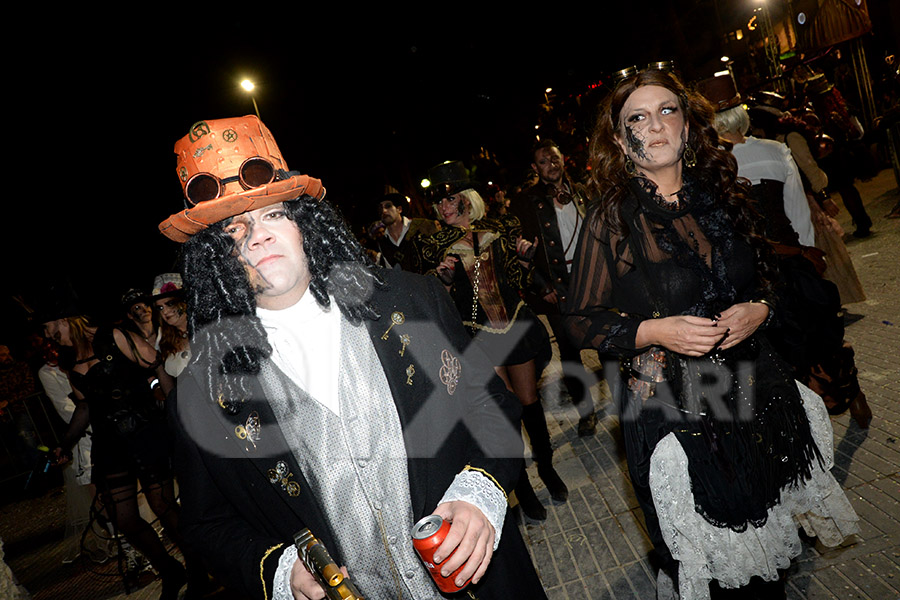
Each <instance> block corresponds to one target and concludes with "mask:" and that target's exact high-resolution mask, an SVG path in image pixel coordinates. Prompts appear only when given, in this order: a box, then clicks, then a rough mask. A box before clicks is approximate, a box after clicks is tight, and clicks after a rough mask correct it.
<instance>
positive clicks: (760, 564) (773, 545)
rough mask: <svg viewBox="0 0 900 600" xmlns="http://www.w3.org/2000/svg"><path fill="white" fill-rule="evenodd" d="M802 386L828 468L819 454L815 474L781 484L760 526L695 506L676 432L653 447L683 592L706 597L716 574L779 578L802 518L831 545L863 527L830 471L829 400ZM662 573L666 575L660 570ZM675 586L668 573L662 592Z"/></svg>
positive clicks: (656, 485)
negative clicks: (733, 524) (724, 523)
mask: <svg viewBox="0 0 900 600" xmlns="http://www.w3.org/2000/svg"><path fill="white" fill-rule="evenodd" d="M797 387H798V388H799V390H800V396H801V398H802V399H803V408H804V410H805V411H806V416H807V418H808V419H809V424H810V430H811V433H812V436H813V440H814V441H815V443H816V446H818V448H819V452H820V453H821V454H822V459H823V462H824V463H825V469H824V470H823V469H822V467H821V466H820V465H819V461H817V460H814V461H813V464H812V476H811V477H810V478H809V479H808V480H807V481H805V482H804V483H803V484H801V485H798V486H788V487H786V488H785V489H783V490H782V492H781V501H780V503H779V504H777V505H775V506H774V507H772V508H771V509H769V512H768V518H767V520H766V523H765V525H763V526H762V527H759V528H754V527H753V526H752V525H751V526H749V527H747V529H746V530H745V531H743V532H741V533H736V532H735V531H733V530H731V529H729V528H727V527H716V526H714V525H712V524H710V523H709V522H708V521H707V520H706V519H704V518H703V517H702V516H700V514H699V513H697V511H696V510H695V508H694V494H693V493H692V492H691V483H690V476H689V475H688V458H687V455H686V454H685V452H684V449H682V447H681V444H679V443H678V439H677V438H676V437H675V434H672V433H670V434H669V435H667V436H666V437H665V438H663V439H662V440H661V441H660V442H659V443H658V444H657V445H656V448H655V449H654V450H653V455H652V456H651V458H650V490H651V492H652V494H653V504H654V505H655V506H656V511H657V515H658V517H659V524H660V528H661V529H662V536H663V539H664V540H665V542H666V545H667V546H668V548H669V551H670V552H671V553H672V557H673V558H674V559H675V560H677V561H678V592H679V596H680V600H708V599H709V597H710V595H709V582H710V580H711V579H716V580H717V581H718V582H719V584H720V585H721V586H722V587H726V588H737V587H741V586H744V585H747V583H748V582H749V581H750V578H751V577H753V576H754V575H756V576H759V577H761V578H762V579H764V580H766V581H774V580H776V579H777V578H778V569H786V568H787V567H788V566H789V565H790V562H791V559H792V558H794V557H795V556H797V555H798V554H800V538H799V536H798V533H797V530H798V525H799V526H802V527H803V530H804V531H805V532H806V534H807V535H809V536H815V537H818V538H819V540H820V541H821V542H822V543H823V544H824V545H825V546H828V547H834V546H838V545H839V544H840V543H841V542H842V541H843V540H844V538H846V537H847V536H849V535H852V534H854V533H857V532H858V531H859V527H858V525H857V522H858V521H859V517H858V516H857V515H856V511H854V510H853V506H851V504H850V501H849V500H848V499H847V496H846V495H845V494H844V491H843V490H842V489H841V486H840V485H838V482H837V481H835V479H834V477H833V476H832V475H831V468H832V467H833V466H834V433H833V431H832V428H831V421H830V419H829V418H828V411H827V410H826V409H825V404H824V403H823V402H822V399H821V398H820V397H819V396H818V395H817V394H816V393H815V392H813V391H812V390H810V389H809V388H807V387H806V386H804V385H802V384H800V383H799V382H798V383H797ZM660 578H661V579H667V576H666V575H664V572H663V571H662V570H660ZM666 589H668V590H671V592H667V591H665V590H666ZM672 592H674V589H673V588H672V586H671V583H670V581H669V582H666V581H660V582H659V583H658V598H659V600H663V598H669V597H672V596H671V595H669V594H671V593H672Z"/></svg>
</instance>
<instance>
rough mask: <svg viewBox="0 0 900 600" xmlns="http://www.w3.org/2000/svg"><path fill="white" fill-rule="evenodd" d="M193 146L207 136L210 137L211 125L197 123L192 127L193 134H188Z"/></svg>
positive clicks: (204, 122) (201, 122)
mask: <svg viewBox="0 0 900 600" xmlns="http://www.w3.org/2000/svg"><path fill="white" fill-rule="evenodd" d="M188 135H189V136H190V139H191V143H192V144H193V143H194V142H196V141H197V140H199V139H200V138H202V137H203V136H205V135H209V125H208V124H207V123H206V121H197V122H196V123H194V124H193V125H192V126H191V132H190V133H189V134H188Z"/></svg>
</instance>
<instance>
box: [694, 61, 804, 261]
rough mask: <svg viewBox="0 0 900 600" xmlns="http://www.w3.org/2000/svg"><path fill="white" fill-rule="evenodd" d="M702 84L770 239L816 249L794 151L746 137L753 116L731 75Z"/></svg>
mask: <svg viewBox="0 0 900 600" xmlns="http://www.w3.org/2000/svg"><path fill="white" fill-rule="evenodd" d="M697 85H698V88H699V91H700V93H701V94H703V96H704V97H706V99H707V100H709V101H710V102H711V103H712V104H713V107H714V108H715V109H716V115H715V126H716V130H717V131H718V133H719V137H721V138H722V139H724V140H726V141H728V142H730V143H731V144H732V149H731V152H732V154H734V157H735V158H736V159H737V166H738V176H740V177H744V178H746V179H748V180H749V181H750V183H751V184H752V185H753V188H752V195H753V198H754V200H756V202H757V210H758V211H759V212H760V213H761V214H764V215H765V216H766V221H765V232H766V236H767V237H768V238H769V239H770V240H775V241H779V242H781V243H788V244H789V245H793V246H797V245H800V246H807V247H812V246H815V230H814V228H813V224H812V218H811V216H810V211H809V202H808V201H807V200H806V192H805V191H804V190H803V180H802V179H801V178H800V171H799V170H798V169H797V165H796V163H795V162H794V159H793V158H792V157H791V151H790V148H788V147H787V146H786V145H784V144H782V143H781V142H776V141H774V140H760V139H757V138H755V137H753V136H747V132H748V131H749V130H750V116H749V114H748V113H747V109H746V108H744V106H743V104H742V103H741V95H740V94H739V93H738V91H737V87H736V86H735V84H734V79H733V78H732V77H731V75H730V74H725V75H719V76H716V77H712V78H709V79H704V80H703V81H701V82H699V83H698V84H697Z"/></svg>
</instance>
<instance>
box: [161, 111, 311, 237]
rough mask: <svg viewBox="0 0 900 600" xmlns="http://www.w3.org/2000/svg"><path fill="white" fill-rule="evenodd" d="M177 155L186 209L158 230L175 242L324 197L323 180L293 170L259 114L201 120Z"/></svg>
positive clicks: (181, 143)
mask: <svg viewBox="0 0 900 600" xmlns="http://www.w3.org/2000/svg"><path fill="white" fill-rule="evenodd" d="M175 154H176V155H177V162H176V168H175V170H176V173H177V174H178V179H179V181H181V188H182V190H184V197H185V201H184V202H185V209H184V210H182V211H181V212H178V213H175V214H174V215H172V216H170V217H169V218H168V219H166V220H165V221H163V222H162V223H160V224H159V230H160V231H161V232H162V233H163V235H165V236H166V237H167V238H169V239H171V240H174V241H176V242H186V241H188V240H189V239H190V238H191V236H192V235H194V234H195V233H198V232H199V231H202V230H204V229H206V228H207V227H209V226H210V225H212V224H214V223H218V222H219V221H222V220H224V219H227V218H229V217H234V216H236V215H239V214H241V213H245V212H248V211H251V210H256V209H258V208H263V207H266V206H269V205H271V204H275V203H277V202H284V201H286V200H294V199H296V198H298V197H300V196H303V195H310V196H312V197H314V198H316V199H318V200H321V199H322V198H324V197H325V187H324V186H323V185H322V182H321V181H320V180H318V179H315V178H313V177H309V176H308V175H301V174H300V173H298V172H296V171H289V170H288V167H287V163H285V161H284V158H283V157H282V156H281V151H280V150H279V149H278V145H277V144H276V143H275V138H273V137H272V133H271V132H270V131H269V129H268V128H267V127H266V126H265V125H263V123H262V121H260V120H259V119H258V118H257V117H256V116H254V115H248V116H246V117H235V118H231V119H216V120H212V121H199V122H197V123H195V124H194V125H193V126H192V127H191V130H190V132H189V133H188V134H187V135H186V136H184V137H183V138H181V139H180V140H178V141H177V142H176V143H175Z"/></svg>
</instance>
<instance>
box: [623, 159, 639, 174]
mask: <svg viewBox="0 0 900 600" xmlns="http://www.w3.org/2000/svg"><path fill="white" fill-rule="evenodd" d="M625 172H626V173H628V175H630V176H631V177H634V176H635V175H637V167H635V166H634V161H633V160H631V157H630V156H626V157H625Z"/></svg>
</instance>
